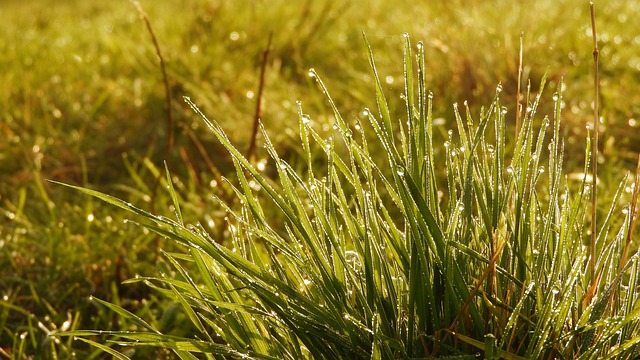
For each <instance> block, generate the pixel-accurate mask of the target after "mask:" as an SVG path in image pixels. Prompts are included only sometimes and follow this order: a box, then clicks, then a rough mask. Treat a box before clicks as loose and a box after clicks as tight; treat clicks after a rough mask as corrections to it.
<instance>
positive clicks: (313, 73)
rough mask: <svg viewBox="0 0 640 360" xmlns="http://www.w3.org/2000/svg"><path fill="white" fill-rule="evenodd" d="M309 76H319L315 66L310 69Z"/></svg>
mask: <svg viewBox="0 0 640 360" xmlns="http://www.w3.org/2000/svg"><path fill="white" fill-rule="evenodd" d="M309 76H310V77H312V78H315V77H316V76H317V74H316V70H315V69H314V68H311V69H309Z"/></svg>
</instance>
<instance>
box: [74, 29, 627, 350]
mask: <svg viewBox="0 0 640 360" xmlns="http://www.w3.org/2000/svg"><path fill="white" fill-rule="evenodd" d="M405 41H406V42H405V58H404V63H405V92H404V94H403V97H404V100H405V103H406V114H407V118H406V119H403V120H402V121H399V122H396V121H394V120H392V119H391V116H390V111H389V108H388V105H387V100H386V99H385V95H384V94H383V89H382V85H381V83H380V81H379V79H378V76H377V73H376V69H375V65H374V61H373V54H372V53H370V59H371V65H372V69H373V72H374V74H375V79H376V84H377V86H376V99H377V105H378V112H377V114H374V113H373V112H372V111H368V112H367V114H366V117H367V120H368V123H367V124H364V123H356V124H349V123H347V122H346V121H345V119H343V118H342V117H341V115H340V113H339V111H338V109H336V107H335V106H334V105H333V102H332V100H331V98H330V97H329V96H328V95H327V99H328V100H329V103H330V104H331V107H332V108H333V111H334V115H335V119H336V121H335V129H336V134H339V135H338V136H336V137H335V138H329V139H323V138H322V137H321V136H320V135H319V134H318V133H317V132H316V131H314V130H313V128H312V127H311V126H310V124H309V121H308V117H307V116H306V115H304V114H303V112H302V109H301V108H300V109H299V124H300V135H301V144H302V150H303V151H302V154H303V156H304V158H305V161H306V166H305V168H304V170H302V171H296V170H294V168H293V167H292V166H290V164H288V163H287V162H285V161H284V160H282V159H281V158H280V157H279V156H278V154H277V153H276V150H275V148H274V146H273V145H272V143H271V142H270V141H269V137H268V136H267V134H266V132H265V131H264V129H263V135H264V139H265V148H266V150H267V152H268V153H269V155H270V157H271V163H272V164H274V168H275V171H277V181H275V182H274V181H272V180H269V179H267V178H265V176H264V174H263V172H261V171H259V170H258V169H256V167H254V166H253V164H252V163H251V162H249V161H248V160H247V159H246V158H245V157H244V156H243V155H242V154H241V152H240V151H238V150H237V149H236V148H235V147H234V146H233V145H232V144H231V142H230V141H229V139H228V138H227V137H226V135H225V133H224V131H223V130H222V128H221V127H220V126H219V125H218V124H217V123H215V122H213V121H210V120H208V119H207V118H206V117H205V116H204V115H203V114H202V113H201V112H200V111H199V110H198V108H197V107H196V105H195V104H194V103H192V102H191V101H190V100H189V99H186V101H187V102H188V103H189V105H190V106H191V107H192V108H193V109H194V111H195V112H196V113H197V114H198V115H200V116H201V117H202V118H203V119H204V121H205V122H206V123H207V124H208V125H209V127H210V128H211V130H212V131H213V132H214V134H215V135H216V136H217V137H218V139H219V140H220V141H221V143H222V144H223V145H224V146H225V147H226V149H227V150H228V151H229V153H230V154H231V155H232V157H233V161H234V163H235V166H236V170H237V176H238V183H237V184H238V185H237V187H234V189H235V193H236V196H237V197H238V199H239V200H240V203H241V207H240V208H239V209H233V208H232V207H231V206H229V205H227V204H225V203H223V202H220V205H221V206H222V207H224V208H226V210H227V211H228V213H229V219H230V220H229V221H230V228H231V240H230V243H231V246H223V245H221V244H220V242H221V239H212V238H211V237H210V236H209V235H208V234H207V233H206V231H205V230H204V229H203V228H202V227H200V226H192V225H189V224H185V223H183V220H182V215H181V211H180V204H179V202H178V200H177V199H178V196H177V194H176V193H175V191H174V189H173V187H172V186H170V180H169V179H170V177H168V183H169V192H170V193H171V195H172V198H173V199H174V206H175V208H176V219H168V218H164V217H157V216H155V215H152V214H150V213H148V212H146V211H143V210H140V209H138V208H136V207H134V206H132V205H131V204H128V203H126V202H123V201H120V200H117V199H114V198H112V197H110V196H108V195H104V194H100V193H97V192H94V191H91V190H87V189H81V191H83V192H85V193H88V194H90V195H93V196H96V197H99V198H101V199H103V200H105V201H107V202H109V203H112V204H114V205H116V206H119V207H121V208H124V209H126V210H129V211H132V212H133V213H135V214H137V215H140V216H141V217H142V218H143V219H145V220H147V221H143V222H141V223H140V225H141V226H143V227H145V228H147V229H149V230H151V231H154V232H156V233H158V234H160V235H162V236H164V237H166V238H169V239H172V240H175V241H177V242H179V243H181V244H183V245H184V246H185V249H186V251H185V252H184V253H179V254H176V253H171V254H170V253H165V256H166V258H167V259H168V261H169V262H170V263H171V264H173V266H174V267H175V269H176V272H177V274H178V275H177V276H176V277H175V278H169V277H159V278H143V279H134V280H132V281H145V282H146V283H148V284H149V285H150V286H152V287H154V288H156V289H157V290H158V291H160V292H161V293H163V294H164V295H165V296H167V297H169V298H171V299H173V300H174V301H175V302H176V303H178V304H180V305H181V306H182V312H183V313H184V314H185V316H187V317H188V318H189V319H190V320H191V322H192V323H193V325H194V328H195V329H196V333H194V334H193V336H192V337H190V338H182V337H176V336H172V335H168V334H162V333H160V332H159V331H158V330H157V329H156V328H155V327H154V326H152V325H150V324H149V323H147V322H145V321H144V320H143V319H141V318H138V317H136V316H135V315H133V314H131V313H129V312H127V311H126V310H124V309H121V308H119V307H117V306H115V305H111V304H107V306H109V307H110V308H112V309H114V310H115V311H116V312H117V313H118V314H119V315H120V316H121V317H122V318H127V319H129V320H130V321H131V322H132V326H135V328H136V329H137V331H134V332H109V333H110V334H112V335H114V336H116V337H117V338H118V340H117V343H119V344H125V345H132V346H140V345H150V346H157V347H163V348H169V349H173V350H174V351H175V352H176V353H177V355H178V356H180V357H181V358H183V359H195V358H196V357H197V356H201V355H198V354H199V353H204V354H207V358H211V359H213V358H222V357H231V358H235V357H240V358H256V359H305V358H315V359H343V358H344V359H394V358H424V357H437V356H455V357H456V358H461V359H462V358H475V357H476V356H478V355H480V356H483V357H486V358H492V359H493V358H495V359H497V358H506V359H521V358H535V359H540V358H581V359H582V358H584V359H587V358H589V359H591V358H601V357H604V356H608V357H614V356H618V357H621V358H622V357H633V356H635V355H636V354H637V352H638V350H637V348H638V347H637V344H638V342H639V341H640V331H639V328H638V327H639V322H638V319H639V313H638V312H639V311H640V308H639V307H638V292H637V288H638V286H639V285H640V281H639V280H638V276H637V274H638V271H639V270H640V269H639V264H638V257H637V256H631V257H629V258H628V259H627V260H626V262H625V263H624V264H619V263H618V260H619V259H621V258H623V259H625V257H623V255H622V254H623V252H624V251H625V239H626V237H627V235H628V232H629V229H630V227H631V224H632V223H633V212H632V211H628V212H627V213H626V219H625V221H624V224H623V226H622V227H621V228H620V229H612V224H611V218H612V216H613V208H614V207H615V206H616V204H617V203H618V202H619V200H620V194H621V191H619V192H618V194H617V196H616V197H615V199H614V205H612V210H611V211H609V214H608V216H607V217H606V219H604V220H603V221H602V222H601V226H600V232H599V234H598V238H597V244H596V246H597V251H595V254H598V258H597V259H596V269H595V270H596V271H595V273H596V276H597V279H596V280H595V281H594V279H591V278H590V275H589V271H588V266H589V261H588V260H589V259H588V256H589V249H588V247H586V246H585V245H584V244H585V239H586V233H587V229H588V226H589V223H588V220H587V216H586V215H587V210H588V208H589V207H588V203H589V202H588V201H589V199H588V194H589V184H588V183H587V182H586V181H583V182H582V184H581V186H578V187H577V189H570V187H569V186H568V184H567V182H566V177H565V175H564V174H563V170H562V169H563V168H562V162H563V150H564V143H563V141H562V138H561V136H560V117H561V116H560V108H561V105H560V104H561V93H560V92H558V93H557V94H556V95H555V96H554V99H555V102H556V107H555V109H556V110H555V113H554V114H553V117H552V119H550V118H548V117H544V118H542V119H540V118H539V117H538V116H537V114H536V108H537V106H538V102H539V100H540V93H541V92H542V88H543V86H544V81H543V82H542V83H543V84H542V86H541V87H540V92H539V93H538V94H537V95H536V96H535V98H532V96H533V95H530V94H529V95H527V99H526V100H527V102H528V110H527V111H526V112H525V117H524V119H523V121H522V129H521V131H520V133H519V136H518V137H517V139H515V140H513V141H511V140H509V139H507V136H506V134H505V114H506V108H503V107H502V105H501V102H500V92H501V88H500V87H499V88H498V90H497V91H496V95H495V99H494V101H493V103H492V104H491V106H490V107H489V108H487V109H484V110H482V111H481V112H480V115H479V117H477V118H474V117H473V116H472V115H471V114H470V112H469V110H468V109H467V110H466V114H465V115H464V116H463V115H462V114H460V113H459V112H458V110H457V108H456V122H457V129H458V130H457V134H455V135H454V134H453V133H450V136H449V139H448V140H446V142H445V143H444V147H440V146H436V145H435V142H436V140H435V139H434V136H433V133H432V120H433V119H432V115H431V107H432V95H431V94H430V93H429V92H428V90H427V85H426V83H425V71H426V69H425V56H424V53H423V49H422V46H421V44H418V47H417V49H418V52H417V54H416V60H417V61H416V62H417V64H414V62H413V61H414V59H413V55H412V53H411V52H412V46H411V44H410V41H409V38H408V37H406V39H405ZM416 65H417V66H416ZM414 68H415V69H417V71H414ZM310 74H311V75H312V76H314V77H316V79H317V81H318V83H319V85H320V87H321V89H322V91H323V92H325V93H326V88H325V86H324V84H323V83H322V82H321V81H320V79H318V77H317V75H316V73H315V72H314V71H311V72H310ZM371 129H372V130H373V132H374V134H373V135H375V136H371V135H372V134H365V132H366V131H371ZM373 138H375V139H376V140H375V141H377V142H378V144H375V145H374V144H371V145H370V144H369V143H368V141H371V139H373ZM507 146H513V148H514V150H513V151H512V154H508V153H507V151H506V148H507ZM373 148H376V149H383V150H384V152H378V153H375V154H374V153H373V152H372V150H371V149H373ZM436 148H438V149H440V150H439V151H436ZM318 152H320V154H318ZM319 159H323V160H322V161H320V160H319ZM585 172H586V171H585ZM256 184H258V186H256ZM624 185H625V184H623V185H622V186H621V188H623V186H624ZM257 188H260V190H259V193H258V190H256V189H257ZM570 190H571V191H570ZM267 202H271V203H273V204H275V206H269V207H268V208H267V206H266V204H267ZM274 209H277V211H278V212H280V213H281V214H273V213H270V212H268V211H273V210H274ZM273 219H281V220H279V222H275V221H273ZM619 268H620V269H621V271H619ZM591 284H594V286H591ZM96 333H104V332H98V331H76V332H73V333H70V335H74V336H78V337H80V339H82V340H83V341H87V342H90V343H92V344H94V345H97V346H99V347H101V348H103V350H105V351H109V352H110V353H112V354H116V352H115V351H114V350H113V349H111V348H108V347H107V346H106V345H99V344H96V343H95V342H93V341H91V340H89V339H84V338H83V337H86V336H89V335H93V334H96ZM117 357H118V358H126V357H125V356H124V355H121V354H117Z"/></svg>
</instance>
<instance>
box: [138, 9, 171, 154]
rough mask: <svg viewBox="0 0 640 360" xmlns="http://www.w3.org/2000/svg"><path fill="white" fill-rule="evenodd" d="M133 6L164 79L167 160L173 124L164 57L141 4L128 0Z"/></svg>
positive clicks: (169, 152)
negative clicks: (147, 34) (142, 22)
mask: <svg viewBox="0 0 640 360" xmlns="http://www.w3.org/2000/svg"><path fill="white" fill-rule="evenodd" d="M130 1H131V3H132V4H133V6H135V8H136V10H137V11H138V14H140V18H141V19H142V20H143V21H144V23H145V25H146V26H147V30H148V31H149V34H150V35H151V41H153V46H154V47H155V49H156V54H157V55H158V59H160V69H161V70H162V78H163V80H164V92H165V97H166V101H167V144H166V147H165V156H164V157H165V161H167V162H168V161H169V155H170V154H171V149H172V148H173V141H174V140H173V138H174V126H173V116H172V114H171V88H170V87H169V77H168V76H167V67H166V62H165V60H164V57H163V56H162V52H161V51H160V44H159V43H158V38H157V37H156V34H155V32H154V31H153V27H152V26H151V22H150V21H149V18H148V17H147V14H146V13H145V12H144V10H143V9H142V6H141V5H140V3H139V2H137V1H133V0H130Z"/></svg>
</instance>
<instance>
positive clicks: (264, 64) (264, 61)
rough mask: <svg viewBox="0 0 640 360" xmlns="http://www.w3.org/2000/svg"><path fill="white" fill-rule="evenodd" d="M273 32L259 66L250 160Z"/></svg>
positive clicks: (248, 151)
mask: <svg viewBox="0 0 640 360" xmlns="http://www.w3.org/2000/svg"><path fill="white" fill-rule="evenodd" d="M272 37H273V33H269V41H268V43H267V47H266V49H265V50H264V52H263V53H262V65H261V66H260V84H259V85H258V99H257V100H256V113H255V116H254V118H253V131H252V132H251V143H250V144H249V149H248V150H247V160H249V161H251V160H252V158H253V157H254V156H255V152H256V138H257V137H258V127H259V124H260V119H261V118H262V90H263V89H264V75H265V72H266V69H267V59H268V58H269V51H270V50H271V38H272Z"/></svg>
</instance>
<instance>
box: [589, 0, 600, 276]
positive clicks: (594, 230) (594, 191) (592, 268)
mask: <svg viewBox="0 0 640 360" xmlns="http://www.w3.org/2000/svg"><path fill="white" fill-rule="evenodd" d="M590 9H591V32H592V35H593V72H594V76H593V87H594V90H595V91H594V96H593V148H592V156H591V158H592V161H593V167H592V169H593V174H592V176H593V184H592V187H591V195H592V196H591V248H590V249H589V252H590V262H589V273H590V275H591V285H592V286H593V285H594V284H595V282H596V281H597V280H596V276H595V272H596V240H597V238H598V226H597V216H596V212H597V211H596V210H597V206H598V137H599V129H598V128H599V125H600V119H599V118H600V114H599V109H598V98H599V97H600V79H599V77H598V41H597V32H596V14H595V10H594V6H593V1H591V2H590Z"/></svg>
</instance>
